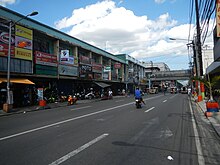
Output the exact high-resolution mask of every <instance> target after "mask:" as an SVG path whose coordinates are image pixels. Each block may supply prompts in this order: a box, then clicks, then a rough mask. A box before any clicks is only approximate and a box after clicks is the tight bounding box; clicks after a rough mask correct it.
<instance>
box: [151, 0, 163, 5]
mask: <svg viewBox="0 0 220 165" xmlns="http://www.w3.org/2000/svg"><path fill="white" fill-rule="evenodd" d="M154 1H155V2H156V3H159V4H161V3H164V2H165V1H166V0H154Z"/></svg>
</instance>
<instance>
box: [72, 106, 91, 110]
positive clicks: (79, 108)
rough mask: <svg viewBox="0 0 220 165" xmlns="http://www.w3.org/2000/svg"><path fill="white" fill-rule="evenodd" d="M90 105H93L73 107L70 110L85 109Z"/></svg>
mask: <svg viewBox="0 0 220 165" xmlns="http://www.w3.org/2000/svg"><path fill="white" fill-rule="evenodd" d="M90 107H92V106H85V107H79V108H73V109H70V110H71V111H73V110H79V109H85V108H90Z"/></svg>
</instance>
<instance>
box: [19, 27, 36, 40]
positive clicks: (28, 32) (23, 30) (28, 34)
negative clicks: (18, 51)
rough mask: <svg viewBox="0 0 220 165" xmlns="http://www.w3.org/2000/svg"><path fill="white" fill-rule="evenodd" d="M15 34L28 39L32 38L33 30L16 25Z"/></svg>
mask: <svg viewBox="0 0 220 165" xmlns="http://www.w3.org/2000/svg"><path fill="white" fill-rule="evenodd" d="M15 29H16V30H15V35H16V36H20V37H23V38H27V39H29V40H33V31H32V30H30V29H28V28H25V27H23V26H19V25H16V26H15Z"/></svg>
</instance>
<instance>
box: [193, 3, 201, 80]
mask: <svg viewBox="0 0 220 165" xmlns="http://www.w3.org/2000/svg"><path fill="white" fill-rule="evenodd" d="M195 6H196V31H197V35H196V47H197V55H198V56H197V58H198V64H199V65H198V66H197V67H198V71H197V73H198V76H199V77H200V76H202V75H203V64H202V47H201V30H200V23H199V5H198V0H195Z"/></svg>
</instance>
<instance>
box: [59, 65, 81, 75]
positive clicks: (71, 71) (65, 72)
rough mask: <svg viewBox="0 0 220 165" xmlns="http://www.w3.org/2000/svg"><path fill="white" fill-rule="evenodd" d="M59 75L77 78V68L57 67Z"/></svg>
mask: <svg viewBox="0 0 220 165" xmlns="http://www.w3.org/2000/svg"><path fill="white" fill-rule="evenodd" d="M59 74H60V75H67V76H78V67H75V66H67V65H59Z"/></svg>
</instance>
